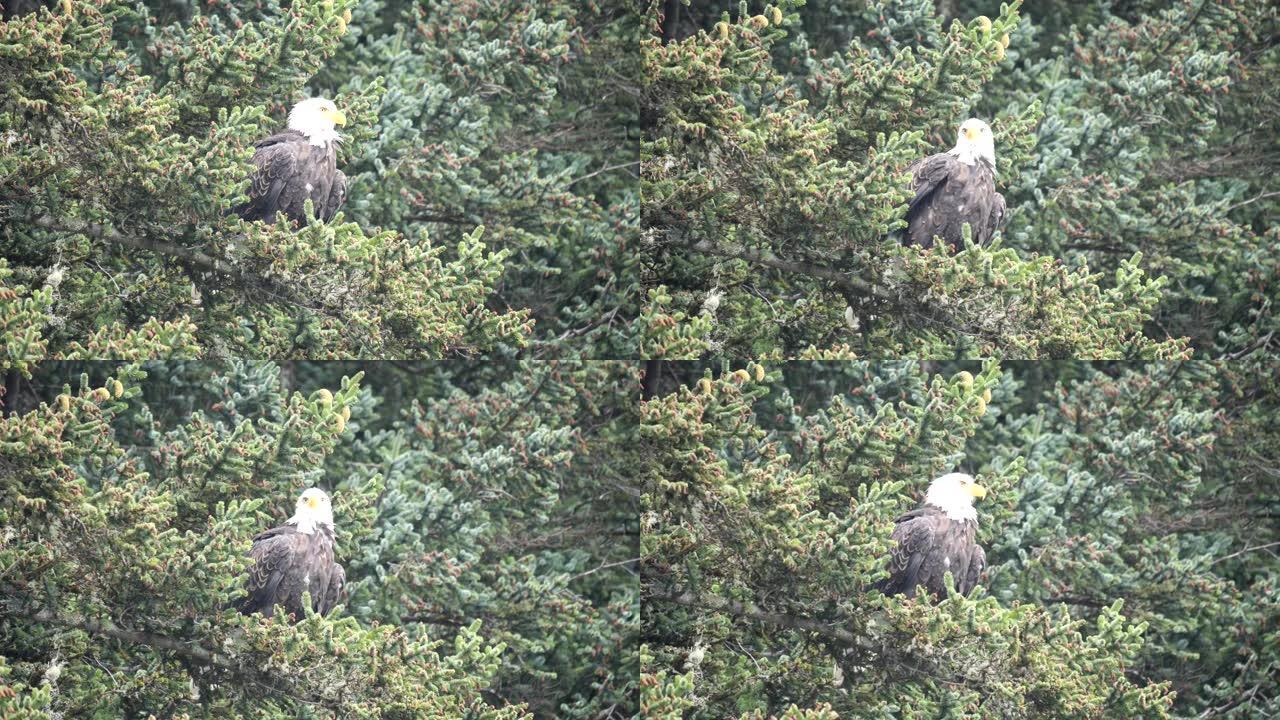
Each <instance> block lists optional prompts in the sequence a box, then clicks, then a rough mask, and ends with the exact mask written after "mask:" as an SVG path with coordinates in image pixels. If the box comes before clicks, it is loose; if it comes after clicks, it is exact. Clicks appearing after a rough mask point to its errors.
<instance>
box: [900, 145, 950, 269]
mask: <svg viewBox="0 0 1280 720" xmlns="http://www.w3.org/2000/svg"><path fill="white" fill-rule="evenodd" d="M955 162H956V159H955V157H953V156H952V155H949V154H947V153H938V154H937V155H930V156H929V157H927V158H924V159H922V160H918V161H916V162H915V163H914V164H913V165H912V166H911V168H910V170H911V188H912V190H914V191H915V197H913V198H912V199H911V202H910V203H908V205H907V244H909V245H920V246H923V247H926V248H929V247H933V236H934V235H936V234H941V232H940V231H941V230H942V229H943V228H944V226H945V225H946V221H945V220H944V219H941V218H934V217H932V216H931V215H932V213H931V206H930V203H929V200H930V198H931V197H932V196H933V194H934V193H935V192H937V191H938V189H939V188H941V187H942V186H943V185H944V184H946V182H947V178H948V177H949V176H950V175H951V170H952V166H953V164H954V163H955Z"/></svg>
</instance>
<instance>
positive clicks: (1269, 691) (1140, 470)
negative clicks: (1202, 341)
mask: <svg viewBox="0 0 1280 720" xmlns="http://www.w3.org/2000/svg"><path fill="white" fill-rule="evenodd" d="M1278 369H1280V368H1277V366H1276V362H1275V360H1274V359H1269V360H1268V361H1266V362H1264V363H1236V364H1219V365H1203V364H1194V363H1192V364H1185V363H1178V364H1168V365H1153V366H1144V367H1138V368H1125V369H1117V370H1115V371H1113V372H1100V371H1097V370H1093V369H1088V368H1087V369H1085V372H1084V373H1083V376H1082V377H1081V378H1080V379H1078V380H1075V381H1073V382H1062V383H1054V382H1053V381H1049V382H1045V380H1044V379H1041V378H1025V379H1024V378H1017V376H1016V375H1017V374H1015V378H1010V380H1011V381H1012V382H1010V383H1008V385H1007V386H1006V387H1007V389H1008V390H1011V391H1014V392H1017V393H1018V394H1020V395H1029V396H1031V397H1040V398H1043V402H1042V403H1040V404H1039V407H1037V408H1036V409H1035V410H1033V411H1031V412H1027V413H1025V414H1022V413H1020V414H1019V416H1018V417H1013V418H1009V422H1007V423H1001V424H999V425H993V426H991V427H990V428H986V429H985V432H984V433H983V434H984V435H986V437H982V438H981V440H982V441H981V442H980V443H975V444H976V445H977V449H979V451H980V452H981V455H982V457H981V461H982V462H984V463H989V464H991V465H993V466H999V465H1001V464H1005V463H1010V462H1013V461H1014V459H1015V458H1016V459H1017V462H1019V463H1023V462H1025V464H1026V468H1027V473H1026V476H1025V478H1024V480H1023V482H1022V486H1021V497H1020V498H1019V500H1018V509H1019V514H1018V516H1016V517H1015V518H1013V519H1012V520H1013V522H1010V523H1009V524H1008V525H1007V526H1006V528H1005V530H1004V532H1002V533H1000V534H999V535H998V536H996V538H994V539H995V540H996V544H995V548H996V549H997V552H998V553H999V555H1000V557H1002V558H1004V559H1005V562H1004V563H1003V564H1001V565H998V566H994V568H993V571H992V581H991V584H992V594H993V595H995V596H997V597H999V598H1001V599H1002V600H1006V601H1007V600H1013V599H1017V600H1019V601H1023V602H1033V603H1036V604H1037V605H1050V606H1057V607H1067V608H1070V609H1071V612H1072V614H1073V615H1075V616H1077V617H1081V618H1087V619H1093V618H1098V619H1099V621H1101V617H1102V616H1103V615H1104V614H1105V608H1106V607H1108V606H1109V605H1110V604H1111V603H1112V602H1113V601H1115V600H1116V599H1122V600H1123V601H1124V608H1125V613H1126V614H1127V615H1128V616H1129V617H1130V618H1131V619H1133V620H1134V621H1139V622H1141V623H1142V624H1143V625H1144V626H1145V627H1146V628H1147V631H1146V634H1145V635H1146V642H1145V643H1143V644H1142V646H1141V648H1140V651H1139V652H1137V654H1136V659H1137V661H1136V662H1135V663H1134V665H1133V666H1132V671H1133V672H1135V673H1137V674H1139V675H1140V676H1142V677H1145V678H1149V679H1152V680H1158V681H1162V682H1167V683H1169V684H1170V686H1171V687H1172V688H1173V689H1174V690H1175V691H1176V692H1177V694H1178V703H1177V706H1176V708H1175V709H1176V710H1177V712H1178V714H1179V715H1181V716H1201V715H1202V714H1203V713H1207V715H1205V716H1206V717H1240V718H1244V717H1267V716H1270V715H1274V714H1275V713H1276V711H1277V709H1278V708H1280V698H1278V697H1277V695H1276V692H1275V683H1274V682H1273V680H1274V677H1269V676H1270V675H1273V672H1272V671H1269V670H1266V669H1265V668H1268V667H1271V668H1274V667H1275V664H1276V662H1277V661H1278V660H1280V652H1278V651H1277V646H1276V645H1275V644H1274V643H1273V642H1271V640H1273V639H1274V637H1275V629H1274V628H1275V620H1276V618H1277V617H1278V616H1277V611H1278V610H1280V608H1278V607H1277V603H1276V595H1275V585H1276V577H1277V570H1278V569H1280V568H1278V566H1277V562H1276V556H1275V555H1274V553H1271V552H1269V551H1268V548H1269V547H1270V546H1273V545H1274V543H1275V542H1277V540H1278V539H1280V538H1277V534H1278V533H1277V531H1276V527H1277V526H1276V523H1275V522H1274V518H1272V517H1271V511H1270V509H1269V508H1274V507H1275V505H1276V502H1277V499H1278V498H1280V483H1277V482H1276V479H1275V476H1274V474H1271V473H1270V472H1269V470H1268V469H1269V468H1273V467H1275V460H1276V456H1277V451H1276V448H1277V433H1278V431H1280V427H1278V426H1277V424H1276V417H1277V410H1278V409H1280V386H1278V385H1277V381H1276V377H1277V370H1278Z"/></svg>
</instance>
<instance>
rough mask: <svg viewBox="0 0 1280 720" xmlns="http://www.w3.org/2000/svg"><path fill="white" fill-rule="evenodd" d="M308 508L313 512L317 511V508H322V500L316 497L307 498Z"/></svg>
mask: <svg viewBox="0 0 1280 720" xmlns="http://www.w3.org/2000/svg"><path fill="white" fill-rule="evenodd" d="M307 507H309V508H311V509H312V510H315V509H316V508H318V507H320V498H318V497H316V496H315V495H312V496H311V497H309V498H307Z"/></svg>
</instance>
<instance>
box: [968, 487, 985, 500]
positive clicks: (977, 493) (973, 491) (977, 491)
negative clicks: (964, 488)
mask: <svg viewBox="0 0 1280 720" xmlns="http://www.w3.org/2000/svg"><path fill="white" fill-rule="evenodd" d="M969 494H970V495H972V496H974V497H976V498H978V499H979V500H981V499H982V498H984V497H986V496H987V489H986V488H984V487H982V486H981V485H979V484H978V483H974V484H972V485H970V486H969Z"/></svg>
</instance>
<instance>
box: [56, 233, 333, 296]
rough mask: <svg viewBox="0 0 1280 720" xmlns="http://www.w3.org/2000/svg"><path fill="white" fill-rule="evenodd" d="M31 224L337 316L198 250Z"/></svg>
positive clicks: (286, 288)
mask: <svg viewBox="0 0 1280 720" xmlns="http://www.w3.org/2000/svg"><path fill="white" fill-rule="evenodd" d="M34 224H35V225H36V227H41V228H44V229H46V230H55V231H58V232H67V233H78V234H82V235H88V236H89V237H92V238H94V239H96V240H102V241H105V242H108V243H112V244H114V245H120V246H123V247H127V248H132V249H134V250H146V251H148V252H153V253H156V254H157V255H165V256H168V257H171V258H174V259H176V260H178V261H180V262H181V263H183V264H184V265H186V266H188V267H190V268H194V269H196V270H200V271H204V272H211V273H217V274H218V275H225V276H227V277H230V278H233V279H235V280H238V281H240V282H241V283H242V284H244V285H246V286H248V287H252V288H253V289H256V290H259V291H261V292H264V293H267V294H268V295H272V296H274V297H276V298H277V299H279V300H283V301H285V302H287V303H290V304H293V305H297V306H299V307H302V308H305V309H307V310H311V311H312V312H318V313H324V314H329V315H332V316H334V317H338V313H337V312H336V311H334V312H329V311H327V310H325V309H324V308H318V307H316V306H314V305H311V304H310V303H309V302H308V301H307V300H306V299H305V298H302V297H299V296H298V294H297V293H296V292H295V291H294V290H293V289H292V288H288V287H285V286H283V285H280V284H279V283H276V282H273V281H271V280H268V279H266V278H263V277H259V276H257V275H254V274H252V273H250V272H248V271H246V270H244V269H243V268H238V267H235V266H233V265H231V264H230V263H228V262H226V261H225V260H219V259H218V258H215V257H213V256H212V255H207V254H205V253H202V252H200V251H199V250H193V249H191V248H186V247H182V246H180V245H174V244H172V243H167V242H164V241H163V240H154V239H151V238H145V237H133V236H131V235H125V234H124V233H121V232H120V231H118V230H116V229H114V228H110V227H107V226H105V225H101V224H98V223H84V224H74V223H72V224H68V223H60V222H58V221H56V220H54V219H53V218H51V217H49V216H47V215H45V216H43V217H39V218H36V220H35V222H34Z"/></svg>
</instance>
